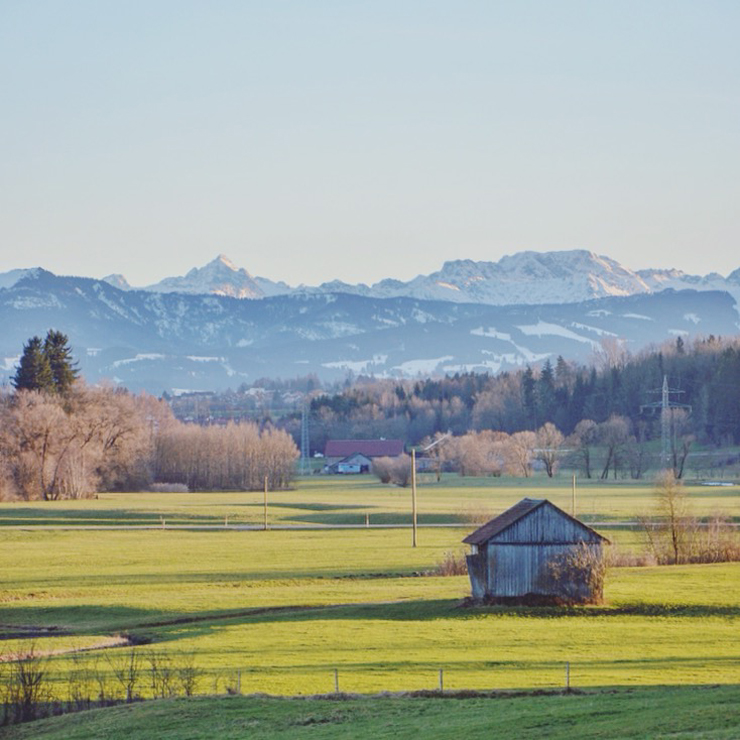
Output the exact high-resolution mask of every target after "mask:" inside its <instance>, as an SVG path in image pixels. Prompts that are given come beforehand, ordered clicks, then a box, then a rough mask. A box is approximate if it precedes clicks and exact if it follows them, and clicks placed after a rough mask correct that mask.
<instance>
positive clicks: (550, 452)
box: [535, 422, 565, 478]
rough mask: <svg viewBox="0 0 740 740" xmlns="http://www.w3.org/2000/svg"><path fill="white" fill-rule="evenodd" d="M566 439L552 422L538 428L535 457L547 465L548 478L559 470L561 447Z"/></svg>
mask: <svg viewBox="0 0 740 740" xmlns="http://www.w3.org/2000/svg"><path fill="white" fill-rule="evenodd" d="M564 439H565V438H564V437H563V435H562V433H561V432H560V430H559V429H558V428H557V427H556V426H555V425H554V424H551V423H550V422H547V423H546V424H544V425H543V426H542V427H540V428H539V429H538V430H537V439H536V442H535V444H536V445H537V447H536V448H535V459H536V460H539V461H540V462H541V463H542V464H543V465H544V466H545V472H546V473H547V477H548V478H552V477H553V475H554V474H555V471H556V470H557V466H558V457H559V454H560V448H561V447H562V446H563V440H564Z"/></svg>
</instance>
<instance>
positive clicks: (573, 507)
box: [570, 473, 576, 517]
mask: <svg viewBox="0 0 740 740" xmlns="http://www.w3.org/2000/svg"><path fill="white" fill-rule="evenodd" d="M570 508H571V511H570V513H571V516H573V517H575V515H576V474H575V473H573V489H572V491H571V507H570Z"/></svg>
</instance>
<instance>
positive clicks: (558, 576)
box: [541, 542, 607, 604]
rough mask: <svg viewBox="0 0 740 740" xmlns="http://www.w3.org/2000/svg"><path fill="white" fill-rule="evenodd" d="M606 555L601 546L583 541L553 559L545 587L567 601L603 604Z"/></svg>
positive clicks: (546, 575)
mask: <svg viewBox="0 0 740 740" xmlns="http://www.w3.org/2000/svg"><path fill="white" fill-rule="evenodd" d="M606 565H607V563H606V558H605V557H604V554H603V551H602V549H601V548H600V547H594V546H593V545H589V544H588V543H586V542H581V543H580V544H578V545H576V546H575V547H573V548H570V549H569V550H567V551H566V552H563V553H562V554H560V555H559V556H557V557H555V558H553V559H552V560H550V562H549V563H547V565H546V567H545V569H544V570H545V572H544V574H543V578H542V579H541V586H543V588H544V590H547V591H550V590H553V591H555V592H556V594H557V596H558V597H560V598H562V600H563V601H564V602H566V603H571V604H600V603H602V602H603V600H604V580H605V578H606Z"/></svg>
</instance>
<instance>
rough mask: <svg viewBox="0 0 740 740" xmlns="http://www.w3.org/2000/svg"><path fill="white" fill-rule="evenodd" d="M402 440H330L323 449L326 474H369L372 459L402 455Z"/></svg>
mask: <svg viewBox="0 0 740 740" xmlns="http://www.w3.org/2000/svg"><path fill="white" fill-rule="evenodd" d="M403 450H404V444H403V440H402V439H330V440H329V441H328V442H327V443H326V447H325V448H324V457H325V458H326V466H325V468H324V470H326V471H327V472H328V473H369V472H370V466H371V465H372V461H373V458H374V457H398V456H399V455H402V454H403Z"/></svg>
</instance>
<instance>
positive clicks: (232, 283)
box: [144, 254, 265, 298]
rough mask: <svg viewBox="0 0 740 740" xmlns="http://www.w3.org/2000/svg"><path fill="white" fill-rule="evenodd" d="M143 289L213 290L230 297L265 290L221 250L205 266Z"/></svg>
mask: <svg viewBox="0 0 740 740" xmlns="http://www.w3.org/2000/svg"><path fill="white" fill-rule="evenodd" d="M144 290H147V291H151V292H154V293H193V294H198V295H203V294H209V293H212V294H215V295H225V296H230V297H232V298H264V297H265V291H264V290H263V289H262V288H261V287H260V285H259V283H257V281H256V280H255V279H254V278H253V277H252V276H251V275H250V274H249V273H248V272H247V271H246V270H245V269H244V268H243V267H241V268H240V267H237V266H236V265H235V264H234V263H233V262H232V261H231V260H230V259H229V258H228V257H226V256H225V255H223V254H220V255H219V256H218V257H216V259H215V260H213V261H212V262H209V263H208V264H207V265H205V266H204V267H194V268H193V269H192V270H190V272H188V273H187V275H184V276H183V277H169V278H165V279H164V280H162V281H160V282H158V283H155V284H154V285H149V286H147V287H146V288H144Z"/></svg>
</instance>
